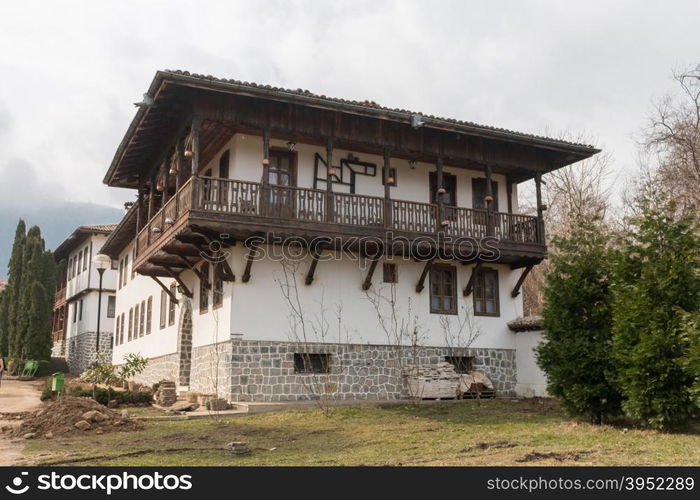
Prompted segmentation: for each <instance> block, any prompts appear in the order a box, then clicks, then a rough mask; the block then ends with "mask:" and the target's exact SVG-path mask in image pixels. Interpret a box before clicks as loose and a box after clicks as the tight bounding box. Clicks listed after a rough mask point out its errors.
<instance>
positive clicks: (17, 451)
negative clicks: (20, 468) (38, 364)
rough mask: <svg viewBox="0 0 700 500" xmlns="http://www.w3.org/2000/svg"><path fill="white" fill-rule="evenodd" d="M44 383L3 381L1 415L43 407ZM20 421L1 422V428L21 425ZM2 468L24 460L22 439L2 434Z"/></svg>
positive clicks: (0, 461)
mask: <svg viewBox="0 0 700 500" xmlns="http://www.w3.org/2000/svg"><path fill="white" fill-rule="evenodd" d="M42 384H43V382H42V381H41V380H32V381H27V382H24V381H19V380H7V379H4V380H3V381H2V386H0V413H18V412H24V411H32V410H36V409H38V408H39V407H40V406H41V400H39V395H40V393H39V389H40V388H41V386H42ZM19 423H20V420H16V419H10V420H0V427H2V426H3V425H19ZM0 450H2V453H0V466H5V465H16V464H18V463H19V462H20V461H22V460H23V459H24V455H23V454H22V450H24V442H23V441H22V440H21V439H19V440H18V439H8V438H7V437H5V435H4V434H0Z"/></svg>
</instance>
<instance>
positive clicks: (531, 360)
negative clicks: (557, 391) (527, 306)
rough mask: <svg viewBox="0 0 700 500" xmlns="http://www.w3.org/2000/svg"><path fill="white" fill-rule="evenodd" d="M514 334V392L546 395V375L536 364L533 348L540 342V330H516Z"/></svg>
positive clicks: (519, 394)
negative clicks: (515, 378) (515, 380)
mask: <svg viewBox="0 0 700 500" xmlns="http://www.w3.org/2000/svg"><path fill="white" fill-rule="evenodd" d="M514 336H515V348H516V351H515V364H516V367H517V373H518V375H517V384H516V386H515V392H516V394H517V395H518V396H520V397H528V398H529V397H535V396H538V397H548V396H549V393H548V392H547V377H546V376H545V374H544V372H543V371H542V370H541V369H540V367H539V366H537V361H536V359H535V353H534V349H535V348H536V347H537V346H538V345H539V344H540V343H541V342H542V332H541V331H531V332H518V333H515V334H514Z"/></svg>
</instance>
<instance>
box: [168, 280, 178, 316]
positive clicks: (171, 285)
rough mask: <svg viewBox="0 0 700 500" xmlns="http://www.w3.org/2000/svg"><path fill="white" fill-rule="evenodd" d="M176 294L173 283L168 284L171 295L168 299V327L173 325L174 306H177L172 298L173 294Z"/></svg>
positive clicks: (175, 286)
mask: <svg viewBox="0 0 700 500" xmlns="http://www.w3.org/2000/svg"><path fill="white" fill-rule="evenodd" d="M176 292H177V285H176V284H175V283H171V284H170V293H171V294H172V295H171V297H170V307H169V308H168V325H169V326H172V325H174V324H175V306H176V305H177V304H176V303H175V300H174V299H173V297H175V293H176Z"/></svg>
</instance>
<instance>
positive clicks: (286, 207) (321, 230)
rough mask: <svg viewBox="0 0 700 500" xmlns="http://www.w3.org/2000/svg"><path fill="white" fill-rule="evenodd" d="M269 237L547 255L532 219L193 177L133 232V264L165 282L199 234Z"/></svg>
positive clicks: (531, 258) (526, 260) (446, 252)
mask: <svg viewBox="0 0 700 500" xmlns="http://www.w3.org/2000/svg"><path fill="white" fill-rule="evenodd" d="M271 233H274V234H275V235H276V236H279V237H290V236H291V237H301V238H303V239H305V240H307V241H309V240H310V239H313V238H316V237H329V238H343V237H346V238H350V237H360V238H362V237H366V238H376V239H377V240H380V241H384V240H385V239H386V235H387V234H389V233H390V234H391V235H392V237H393V238H394V239H395V240H402V242H406V241H408V242H409V244H413V243H416V244H417V243H418V242H423V243H422V244H423V245H424V244H425V242H436V243H435V245H437V246H439V247H440V248H439V251H440V252H442V253H441V254H440V256H441V257H445V256H446V257H447V258H449V256H450V251H451V250H454V247H455V246H460V245H464V244H465V241H464V240H469V241H471V242H479V241H482V240H484V239H485V238H491V240H492V243H491V244H490V245H489V247H490V248H491V249H494V248H496V249H498V251H499V253H500V255H499V257H498V259H497V261H498V262H504V263H509V264H511V266H512V267H523V266H526V265H530V264H532V263H536V262H539V261H540V260H542V258H544V255H545V251H546V247H545V245H544V238H543V225H542V223H541V221H540V220H538V218H537V217H534V216H529V215H520V214H509V213H501V212H489V211H486V210H476V209H469V208H462V207H449V206H443V207H440V206H438V205H435V204H430V203H421V202H415V201H406V200H395V199H384V198H381V197H376V196H366V195H359V194H348V193H340V192H331V193H329V192H326V191H321V190H315V189H308V188H299V187H283V186H274V185H268V186H265V185H263V184H261V183H257V182H247V181H240V180H232V179H217V178H211V177H193V178H190V179H189V180H188V181H187V182H186V183H185V184H184V185H183V186H182V187H181V188H180V190H179V191H178V192H177V193H175V195H173V196H172V197H171V198H170V199H168V200H167V201H166V202H165V204H164V205H163V206H162V208H161V209H160V210H159V211H158V212H157V213H156V214H155V215H154V216H153V217H152V218H151V220H150V221H148V223H147V224H146V225H145V226H144V227H143V228H142V229H141V230H140V231H139V232H138V236H137V240H136V252H135V253H136V258H135V261H134V265H135V268H136V270H137V272H140V273H142V274H151V275H162V276H168V275H169V274H171V270H168V268H169V267H170V264H172V267H175V268H177V267H180V268H181V267H183V261H185V262H187V261H188V259H189V258H190V257H194V258H195V260H196V259H197V257H198V252H196V251H193V249H192V248H190V249H189V253H186V254H185V255H183V254H182V253H179V252H176V251H171V250H172V248H173V247H174V246H176V247H178V248H182V246H183V242H185V243H186V244H190V246H192V245H191V243H192V241H193V238H195V237H196V236H197V235H199V236H201V237H202V238H203V241H202V242H201V243H206V242H207V240H208V239H217V235H221V234H226V235H228V236H229V238H230V239H231V240H233V241H242V240H245V239H246V238H248V237H250V236H254V235H264V234H271ZM207 235H209V236H210V238H208V237H207ZM404 247H405V245H403V246H402V248H404ZM200 248H201V245H200ZM387 250H388V251H392V250H391V249H387Z"/></svg>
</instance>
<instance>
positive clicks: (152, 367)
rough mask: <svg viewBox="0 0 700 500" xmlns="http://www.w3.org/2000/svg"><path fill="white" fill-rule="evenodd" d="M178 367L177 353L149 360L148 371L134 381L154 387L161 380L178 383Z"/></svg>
mask: <svg viewBox="0 0 700 500" xmlns="http://www.w3.org/2000/svg"><path fill="white" fill-rule="evenodd" d="M178 366H179V362H178V355H177V353H173V354H166V355H164V356H158V357H157V358H149V360H148V364H147V365H146V369H145V370H144V371H143V372H142V373H141V374H139V375H138V376H136V377H134V381H135V382H138V383H139V384H143V385H153V384H155V383H156V382H160V381H161V380H171V381H173V382H175V383H177V370H178Z"/></svg>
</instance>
